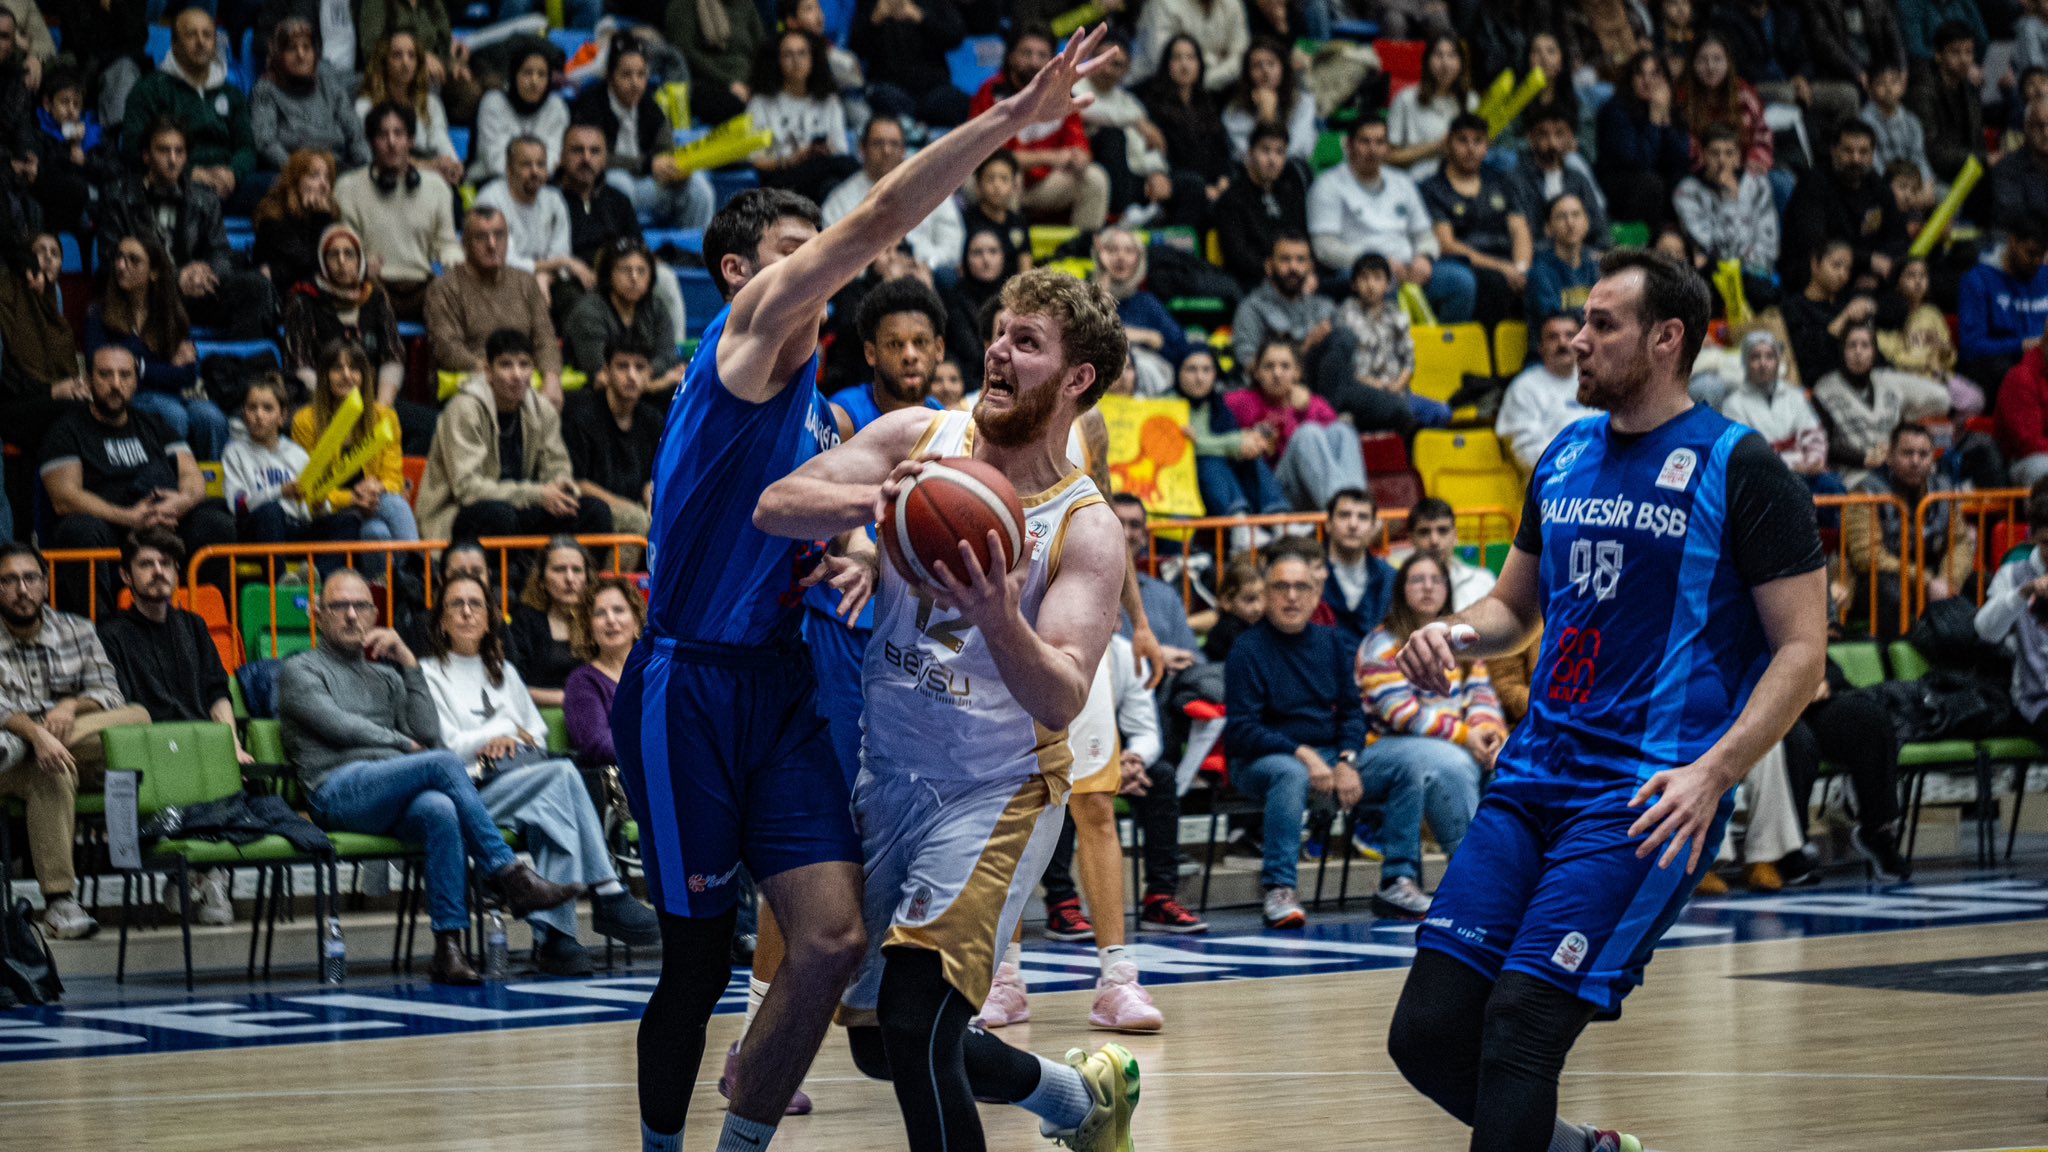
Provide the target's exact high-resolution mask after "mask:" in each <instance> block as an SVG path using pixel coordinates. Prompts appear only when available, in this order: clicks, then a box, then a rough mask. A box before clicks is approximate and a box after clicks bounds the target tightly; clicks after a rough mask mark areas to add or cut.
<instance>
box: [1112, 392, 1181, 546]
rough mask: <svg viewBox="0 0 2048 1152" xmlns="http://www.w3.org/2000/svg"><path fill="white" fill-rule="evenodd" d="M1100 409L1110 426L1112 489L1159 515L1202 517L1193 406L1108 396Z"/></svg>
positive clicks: (1167, 401) (1170, 401) (1160, 400)
mask: <svg viewBox="0 0 2048 1152" xmlns="http://www.w3.org/2000/svg"><path fill="white" fill-rule="evenodd" d="M1099 407H1100V409H1101V412H1102V419H1103V422H1104V423H1106V424H1107V425H1109V483H1110V487H1112V488H1114V489H1115V490H1117V491H1118V492H1128V493H1130V494H1131V495H1133V496H1136V497H1137V498H1138V499H1140V500H1143V501H1144V502H1145V507H1146V509H1147V510H1149V511H1150V512H1151V513H1152V515H1154V516H1200V515H1202V490H1201V485H1200V484H1199V483H1197V481H1196V479H1195V445H1194V441H1192V440H1189V439H1188V436H1187V432H1186V428H1187V424H1188V402H1187V401H1185V400H1181V399H1178V398H1175V399H1170V400H1167V399H1159V400H1145V399H1139V398H1138V397H1136V396H1104V397H1103V398H1102V402H1101V404H1100V406H1099Z"/></svg>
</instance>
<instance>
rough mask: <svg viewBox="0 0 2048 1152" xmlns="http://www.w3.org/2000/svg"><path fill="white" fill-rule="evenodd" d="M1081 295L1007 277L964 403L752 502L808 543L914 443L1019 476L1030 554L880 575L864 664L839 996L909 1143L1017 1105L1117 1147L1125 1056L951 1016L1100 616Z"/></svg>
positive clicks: (870, 498)
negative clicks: (1083, 425)
mask: <svg viewBox="0 0 2048 1152" xmlns="http://www.w3.org/2000/svg"><path fill="white" fill-rule="evenodd" d="M1125 348H1126V344H1125V338H1124V331H1123V325H1122V323H1121V322H1120V321H1119V320H1118V318H1117V314H1116V306H1115V302H1114V301H1113V300H1111V299H1110V297H1109V296H1108V294H1107V293H1106V292H1105V291H1103V290H1102V289H1101V288H1100V287H1098V286H1094V285H1090V284H1085V283H1083V282H1082V281H1080V280H1076V279H1075V278H1073V277H1072V276H1069V275H1066V274H1065V273H1061V272H1054V271H1051V270H1046V269H1040V270H1036V271H1032V272H1027V273H1024V274H1022V275H1020V276H1018V277H1016V278H1014V279H1013V280H1011V281H1010V283H1008V284H1007V285H1005V286H1004V288H1003V293H1002V310H1001V312H1000V313H999V314H998V316H997V319H996V334H995V340H994V341H993V342H991V343H990V345H989V347H988V351H987V353H986V358H985V372H984V381H985V383H984V386H983V389H982V394H981V400H980V402H979V403H977V404H976V406H975V410H974V412H973V413H972V414H971V415H969V414H963V413H938V414H934V413H930V412H922V411H917V410H905V411H900V412H893V413H890V414H889V415H887V416H884V417H882V418H881V419H879V420H877V421H875V422H874V423H872V424H870V425H868V426H867V428H865V429H863V430H862V431H861V432H860V434H859V435H857V436H855V437H854V438H853V439H852V440H850V441H848V442H847V443H845V444H842V445H840V446H839V447H838V448H835V449H833V450H831V451H829V452H826V453H824V454H822V455H820V456H817V457H815V458H813V459H812V460H810V461H809V462H807V463H806V464H805V465H804V466H803V467H801V468H799V469H797V471H796V472H794V473H792V474H791V475H790V476H788V477H786V478H785V479H783V480H781V481H778V482H777V483H775V484H774V485H772V486H770V487H769V488H768V490H767V491H766V492H764V493H763V494H762V496H761V499H760V502H759V504H758V505H757V507H756V509H755V512H754V522H755V524H756V525H757V526H759V527H760V528H762V529H763V530H765V531H768V532H771V533H775V534H777V535H784V536H791V537H795V538H799V539H824V538H829V537H832V536H836V535H838V534H839V533H841V532H844V531H846V530H847V529H848V528H851V527H855V526H858V525H861V524H865V523H868V522H869V521H871V520H875V519H878V518H879V517H880V513H881V509H882V508H884V507H886V506H887V505H888V504H890V503H893V502H894V500H895V498H896V496H897V493H898V488H899V486H900V484H901V483H902V482H903V481H904V480H906V479H908V478H910V477H913V476H915V475H917V474H918V473H919V472H920V471H921V470H922V469H923V468H924V467H925V465H926V463H927V462H928V461H929V460H930V459H931V458H933V457H943V456H973V457H975V458H976V459H979V460H982V461H984V462H986V463H989V464H991V465H994V466H995V467H996V468H998V469H999V470H1001V471H1002V473H1003V475H1004V476H1005V477H1007V478H1008V479H1009V481H1010V483H1011V484H1012V485H1013V486H1014V487H1015V488H1016V490H1017V492H1018V494H1019V498H1020V500H1021V501H1022V504H1023V507H1024V511H1025V520H1026V523H1025V524H1024V525H1023V528H1024V532H1023V536H1022V540H1023V541H1024V542H1025V544H1026V547H1027V548H1028V552H1027V553H1026V554H1025V557H1024V559H1023V560H1022V561H1021V562H1020V563H1019V564H1018V565H1017V566H1016V568H1015V569H1014V570H1012V571H1009V572H1007V573H1006V572H1004V570H1003V567H1002V561H1001V559H1000V557H1001V556H1002V555H1003V546H1002V542H1001V541H1000V539H999V538H998V536H997V534H996V533H994V532H991V533H990V534H989V546H990V555H991V557H992V560H991V563H990V565H989V568H988V569H987V570H983V569H982V567H981V566H980V565H979V564H977V563H976V562H975V560H974V557H973V552H972V551H971V550H970V549H969V548H968V547H967V545H966V544H965V543H964V542H963V543H962V545H961V547H960V560H959V561H958V562H957V563H942V564H940V565H938V570H937V571H936V573H935V576H936V582H935V585H934V586H916V585H913V584H911V583H909V582H908V581H906V580H905V579H904V577H903V576H902V574H901V573H899V572H897V571H895V569H894V568H893V566H884V570H883V572H882V574H881V590H880V592H879V594H878V595H877V597H876V599H875V605H876V609H875V611H876V615H875V634H874V637H873V639H872V640H871V641H870V642H869V644H868V650H867V657H866V662H865V666H864V668H863V677H862V678H863V686H864V694H865V706H866V711H865V715H864V716H863V719H862V729H863V736H862V745H861V754H862V762H863V763H862V770H861V775H860V780H859V782H858V783H857V784H856V786H855V789H854V814H855V822H856V824H857V825H858V826H859V828H860V830H861V839H862V846H863V849H864V852H865V855H866V858H867V862H866V873H867V875H866V880H867V883H866V893H867V894H866V899H865V919H866V921H867V926H868V937H869V956H868V962H867V963H866V965H865V966H864V967H863V969H862V971H861V974H860V975H859V976H858V977H857V978H856V979H855V982H854V984H853V986H852V987H851V988H850V989H848V991H847V993H846V995H845V997H844V998H843V999H842V1001H841V1007H840V1018H841V1021H842V1022H843V1023H845V1024H847V1025H848V1028H849V1040H850V1042H851V1045H852V1048H853V1053H854V1060H855V1062H856V1063H857V1064H858V1065H859V1066H860V1068H861V1070H862V1071H863V1072H865V1073H867V1074H868V1075H870V1076H874V1077H876V1078H878V1079H888V1080H891V1081H893V1083H894V1084H895V1088H896V1099H897V1102H898V1104H899V1105H900V1106H901V1107H902V1109H903V1116H904V1123H905V1127H906V1129H907V1131H908V1134H909V1138H910V1147H911V1148H912V1149H913V1152H978V1150H980V1149H982V1148H983V1147H984V1146H985V1145H984V1143H983V1139H982V1134H981V1121H980V1118H979V1116H978V1115H977V1113H976V1111H975V1102H976V1100H982V1101H993V1102H1002V1103H1013V1104H1017V1105H1019V1106H1020V1107H1023V1108H1025V1109H1026V1110H1028V1111H1030V1112H1032V1113H1034V1114H1035V1115H1037V1116H1038V1117H1039V1118H1040V1120H1041V1131H1042V1132H1043V1133H1044V1134H1045V1135H1047V1136H1051V1137H1053V1138H1055V1139H1058V1140H1061V1141H1063V1142H1065V1143H1067V1144H1068V1145H1069V1146H1071V1147H1073V1148H1077V1149H1087V1150H1089V1152H1121V1150H1123V1149H1128V1148H1129V1147H1130V1115H1131V1111H1132V1109H1133V1108H1135V1106H1136V1104H1137V1098H1138V1067H1137V1062H1136V1061H1135V1060H1134V1059H1132V1057H1131V1055H1130V1053H1129V1052H1128V1051H1126V1050H1124V1049H1123V1048H1121V1047H1120V1046H1118V1045H1114V1044H1111V1045H1105V1046H1104V1047H1103V1048H1102V1049H1101V1050H1099V1051H1097V1052H1096V1053H1094V1054H1092V1055H1090V1054H1085V1053H1083V1052H1082V1051H1081V1050H1080V1049H1074V1050H1073V1051H1070V1052H1068V1053H1067V1062H1066V1063H1065V1064H1056V1063H1054V1062H1052V1061H1050V1060H1046V1059H1042V1058H1040V1057H1037V1056H1033V1055H1031V1054H1029V1053H1026V1052H1022V1051H1020V1050H1018V1049H1015V1048H1012V1047H1010V1046H1009V1045H1007V1044H1004V1043H1003V1042H1001V1041H1000V1040H997V1039H995V1038H994V1037H992V1036H989V1035H988V1034H987V1033H985V1032H982V1031H980V1030H979V1029H970V1027H969V1022H970V1021H971V1020H972V1018H973V1016H974V1012H975V1009H976V1007H977V1006H978V1005H979V1004H980V1002H981V998H982V996H983V995H984V994H985V993H986V992H987V991H988V988H989V982H990V979H991V976H992V975H993V969H994V967H995V961H996V956H997V954H998V953H999V952H1000V951H1001V949H1002V947H1003V945H1004V944H1006V943H1007V942H1008V941H1009V939H1010V937H1011V933H1012V931H1013V930H1014V928H1015V926H1016V923H1017V920H1018V918H1019V917H1020V916H1021V915H1022V913H1023V909H1024V905H1025V903H1026V902H1027V901H1028V899H1029V898H1030V894H1031V890H1032V889H1033V888H1034V887H1035V886H1036V884H1037V881H1038V877H1039V874H1040V873H1041V872H1042V871H1043V869H1044V867H1045V860H1046V857H1047V856H1048V855H1049V854H1050V853H1051V851H1052V848H1053V845H1054V844H1055V842H1056V841H1057V840H1058V838H1059V834H1060V828H1061V825H1062V823H1063V820H1064V816H1065V812H1064V806H1065V801H1066V795H1067V789H1068V767H1069V763H1070V761H1071V754H1070V752H1069V749H1068V745H1067V726H1068V725H1069V724H1070V723H1072V722H1073V720H1074V718H1075V717H1077V716H1078V715H1080V713H1081V710H1082V707H1083V705H1084V703H1085V702H1086V700H1087V697H1088V692H1089V687H1090V685H1091V684H1092V682H1093V680H1094V676H1095V669H1096V668H1097V666H1098V665H1099V664H1100V663H1101V662H1102V655H1103V652H1104V651H1105V649H1106V648H1107V646H1108V644H1109V638H1110V635H1111V634H1112V633H1113V632H1114V630H1115V628H1116V622H1117V600H1118V593H1119V590H1120V589H1121V587H1122V585H1123V581H1124V575H1125V566H1126V557H1125V553H1124V548H1123V540H1122V529H1121V526H1120V525H1119V524H1118V522H1117V520H1116V517H1115V516H1114V514H1112V513H1111V512H1110V510H1109V508H1108V506H1107V504H1106V503H1105V502H1104V500H1103V496H1102V494H1101V493H1100V492H1099V491H1098V490H1097V489H1096V487H1095V484H1094V482H1093V481H1091V480H1090V479H1089V478H1088V476H1087V474H1086V473H1085V472H1084V471H1083V470H1082V469H1079V468H1076V467H1074V466H1073V465H1072V464H1071V463H1070V462H1069V461H1068V459H1067V454H1066V451H1065V449H1066V445H1067V437H1068V431H1069V428H1070V427H1071V425H1072V424H1073V422H1074V420H1075V418H1076V416H1077V415H1078V414H1079V413H1080V412H1083V411H1085V410H1087V409H1089V408H1092V407H1093V406H1094V404H1095V402H1096V400H1097V399H1098V398H1100V396H1101V395H1102V393H1103V392H1104V391H1105V390H1106V389H1107V388H1108V386H1109V382H1110V381H1111V380H1112V379H1113V378H1114V376H1115V375H1116V373H1117V371H1118V370H1119V369H1120V368H1121V367H1122V364H1123V359H1124V354H1125Z"/></svg>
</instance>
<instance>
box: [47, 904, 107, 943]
mask: <svg viewBox="0 0 2048 1152" xmlns="http://www.w3.org/2000/svg"><path fill="white" fill-rule="evenodd" d="M43 930H44V931H46V932H48V933H49V934H50V935H51V936H52V937H54V938H55V939H58V940H83V939H85V938H86V937H88V936H90V935H92V934H93V933H95V932H97V931H99V930H100V922H99V921H97V920H95V919H93V918H92V917H91V916H90V915H89V914H87V912H86V910H85V909H84V908H81V907H79V904H78V901H76V900H73V899H72V898H71V897H69V896H53V897H51V899H50V903H49V904H48V906H46V907H45V908H44V909H43Z"/></svg>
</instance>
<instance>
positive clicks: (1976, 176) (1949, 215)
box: [1906, 156, 1984, 260]
mask: <svg viewBox="0 0 2048 1152" xmlns="http://www.w3.org/2000/svg"><path fill="white" fill-rule="evenodd" d="M1983 178H1984V165H1982V164H1980V163H1978V162H1977V158H1976V157H1975V156H1972V157H1970V158H1969V159H1968V160H1965V161H1963V170H1962V171H1960V172H1958V173H1956V182H1955V184H1954V185H1952V186H1951V187H1950V188H1949V190H1948V195H1947V196H1944V197H1942V199H1941V203H1940V204H1937V205H1935V208H1934V215H1932V216H1929V217H1928V218H1927V223H1925V224H1922V225H1921V226H1920V234H1919V235H1918V236H1915V237H1913V246H1912V247H1911V248H1908V249H1906V255H1907V256H1909V257H1911V258H1913V259H1915V260H1925V259H1927V255H1928V253H1930V252H1932V251H1934V246H1935V245H1936V244H1939V243H1941V238H1942V236H1944V235H1945V234H1947V232H1948V229H1949V225H1951V224H1954V223H1955V222H1956V213H1958V212H1960V211H1962V210H1963V201H1965V200H1967V199H1969V198H1970V192H1971V190H1972V189H1974V188H1976V187H1977V181H1979V180H1982V179H1983Z"/></svg>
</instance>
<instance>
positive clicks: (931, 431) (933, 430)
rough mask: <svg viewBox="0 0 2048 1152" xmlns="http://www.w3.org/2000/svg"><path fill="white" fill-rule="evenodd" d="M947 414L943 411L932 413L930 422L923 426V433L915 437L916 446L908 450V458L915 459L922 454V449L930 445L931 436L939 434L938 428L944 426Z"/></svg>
mask: <svg viewBox="0 0 2048 1152" xmlns="http://www.w3.org/2000/svg"><path fill="white" fill-rule="evenodd" d="M947 415H948V413H945V412H935V413H933V414H932V422H931V423H929V424H927V425H925V426H924V435H922V436H919V437H918V438H917V447H915V448H912V449H911V450H910V459H912V460H915V459H917V458H918V457H919V456H922V455H924V450H925V449H926V448H927V447H929V446H930V445H931V442H932V438H933V437H935V436H937V435H938V434H939V429H941V428H944V427H945V426H946V416H947Z"/></svg>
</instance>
